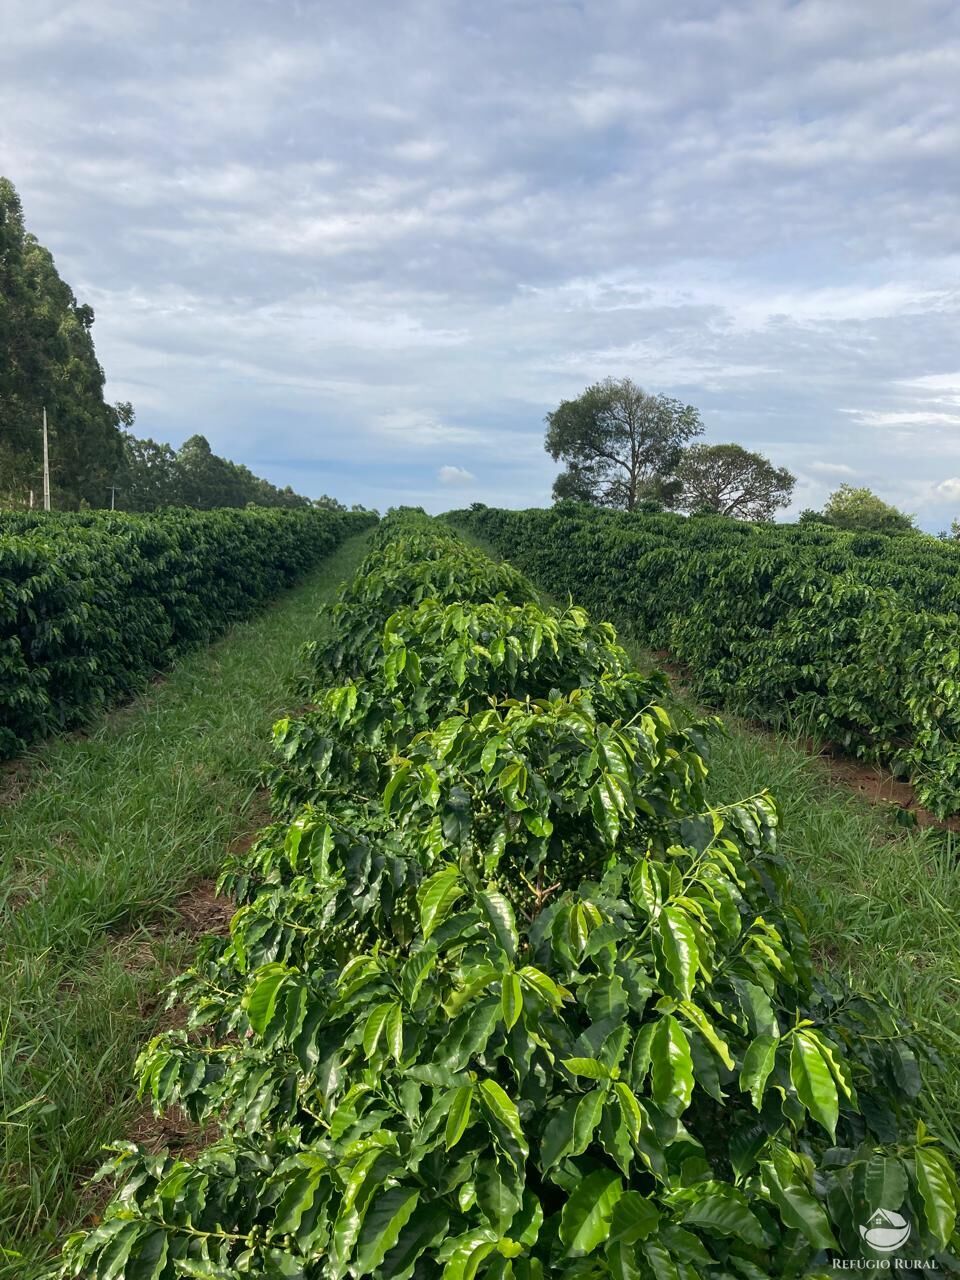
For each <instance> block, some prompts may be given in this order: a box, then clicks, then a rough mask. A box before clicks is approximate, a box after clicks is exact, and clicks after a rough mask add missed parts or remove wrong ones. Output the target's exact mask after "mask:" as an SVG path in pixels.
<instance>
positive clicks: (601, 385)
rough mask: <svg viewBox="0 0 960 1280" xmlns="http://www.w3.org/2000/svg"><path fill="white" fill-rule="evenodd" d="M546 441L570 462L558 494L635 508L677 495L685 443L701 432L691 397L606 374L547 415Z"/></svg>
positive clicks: (557, 458) (556, 458)
mask: <svg viewBox="0 0 960 1280" xmlns="http://www.w3.org/2000/svg"><path fill="white" fill-rule="evenodd" d="M546 423H547V434H546V441H545V447H546V450H547V452H548V453H549V454H550V456H551V457H552V458H553V459H554V461H563V462H565V463H566V470H565V471H562V472H561V473H560V475H559V476H557V478H556V480H555V482H554V485H553V496H554V498H555V499H556V500H557V501H560V500H561V499H564V498H573V499H576V500H578V501H581V502H593V503H597V504H599V505H601V506H606V507H625V508H626V510H627V511H633V510H634V509H635V508H636V506H637V503H638V502H640V501H641V500H642V499H644V498H667V499H669V498H672V497H673V496H675V495H676V493H677V491H678V488H679V485H678V482H677V480H676V475H675V473H676V469H677V466H678V464H679V462H680V459H681V457H682V454H683V447H684V445H685V444H686V442H687V441H688V440H690V439H691V438H692V437H693V436H698V435H700V434H701V433H702V432H703V424H702V423H701V421H700V415H699V413H698V412H697V410H696V409H695V408H694V407H693V405H689V404H686V405H685V404H682V403H681V402H680V401H679V400H672V399H670V398H669V397H668V396H662V395H657V396H654V395H648V394H647V393H646V392H645V391H643V390H642V389H641V388H640V387H638V386H637V385H636V383H634V382H632V381H631V380H630V379H629V378H621V379H619V380H615V379H613V378H605V379H604V381H603V382H597V383H594V385H593V386H590V387H587V389H586V390H585V391H584V392H583V393H582V395H579V396H578V397H577V398H576V399H575V400H563V401H561V403H560V404H559V405H558V406H557V408H556V409H554V410H553V412H552V413H548V414H547V416H546Z"/></svg>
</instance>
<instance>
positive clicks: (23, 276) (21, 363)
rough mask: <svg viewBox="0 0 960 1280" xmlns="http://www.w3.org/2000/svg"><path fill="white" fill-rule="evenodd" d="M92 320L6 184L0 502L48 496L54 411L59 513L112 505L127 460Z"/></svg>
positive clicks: (0, 196) (0, 256)
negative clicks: (45, 440) (45, 461)
mask: <svg viewBox="0 0 960 1280" xmlns="http://www.w3.org/2000/svg"><path fill="white" fill-rule="evenodd" d="M93 320H94V316H93V309H92V308H91V307H89V306H86V305H84V304H83V303H80V302H78V301H77V299H76V297H75V296H74V294H73V291H72V289H71V288H70V286H69V285H68V284H66V283H65V282H64V281H63V280H62V279H61V278H60V275H59V274H58V272H57V269H56V265H55V263H54V260H53V256H52V255H51V253H50V251H49V250H48V249H45V248H44V246H43V245H41V244H40V243H39V241H38V240H37V239H36V237H35V236H33V235H31V234H30V232H28V231H27V230H26V227H25V224H24V218H23V209H22V207H21V204H20V198H19V196H18V195H17V192H16V190H15V188H14V186H13V183H12V182H10V181H9V180H8V179H7V178H0V496H2V497H4V498H6V499H7V500H14V501H24V500H25V499H26V495H27V493H28V491H29V490H30V489H33V490H35V491H37V490H39V488H40V485H41V481H42V475H41V466H42V461H41V460H42V446H41V433H40V422H41V414H42V411H43V409H44V408H46V410H47V414H48V420H49V437H50V471H51V481H52V487H53V494H54V499H55V504H56V505H58V506H65V507H76V506H78V505H79V504H80V503H81V502H87V503H89V504H90V505H92V506H102V505H103V504H104V502H105V501H106V498H107V494H108V490H109V486H110V485H111V484H112V483H113V480H114V477H115V474H116V472H117V470H118V468H119V465H120V462H121V459H122V454H123V436H122V433H121V430H120V424H121V420H122V419H121V412H120V410H119V409H118V407H117V406H114V405H111V404H108V403H107V402H106V401H105V400H104V396H103V387H104V374H103V370H102V369H101V367H100V365H99V363H98V361H97V357H96V352H95V350H94V345H93V335H92V332H91V330H92V327H93Z"/></svg>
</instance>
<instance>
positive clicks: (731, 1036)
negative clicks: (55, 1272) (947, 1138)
mask: <svg viewBox="0 0 960 1280" xmlns="http://www.w3.org/2000/svg"><path fill="white" fill-rule="evenodd" d="M378 538H379V542H380V545H379V546H378V547H377V549H376V550H375V551H374V552H373V553H372V554H371V556H370V558H369V560H368V562H367V564H366V565H365V566H363V567H362V568H361V571H360V573H359V574H358V577H357V579H356V580H355V582H354V583H353V584H352V585H351V586H350V587H349V588H348V589H347V591H346V592H345V594H344V599H343V601H342V602H341V603H342V606H344V607H341V608H339V609H338V610H337V611H335V612H334V613H333V615H332V617H331V618H329V619H328V622H327V631H326V634H325V635H324V637H323V639H322V641H321V643H320V645H318V648H317V649H316V650H315V651H314V658H315V661H317V662H318V664H319V669H320V670H321V671H322V672H324V673H325V675H326V679H327V680H334V681H336V683H334V684H328V685H327V686H326V687H325V688H323V689H321V690H319V691H318V694H317V698H316V703H317V706H316V710H315V711H311V712H308V713H306V715H305V716H304V717H302V719H301V721H300V722H297V723H295V722H293V721H290V722H287V723H285V724H281V726H279V727H278V730H277V739H278V743H279V745H280V747H281V751H282V757H283V761H282V769H285V770H289V771H290V772H291V774H292V775H293V776H294V777H296V778H297V779H298V785H300V786H301V787H303V788H304V789H305V792H306V794H307V797H308V798H307V799H306V801H305V803H304V804H303V805H301V806H298V807H295V809H294V813H293V816H292V817H288V818H285V819H284V820H282V821H280V822H278V823H276V824H275V825H274V826H273V827H271V828H269V829H268V830H267V831H266V832H265V833H264V835H263V837H262V838H261V840H260V841H259V842H258V844H257V845H256V846H255V847H254V848H253V849H252V850H251V851H249V852H248V853H247V854H246V855H244V856H242V857H236V858H234V859H232V860H231V862H230V863H229V864H228V867H227V869H226V872H225V875H224V877H223V881H222V885H223V887H224V888H225V889H228V890H229V891H231V892H232V893H233V894H234V895H235V896H236V898H237V900H238V901H239V903H240V906H239V910H238V911H237V913H236V915H235V916H234V918H233V921H232V924H231V929H230V937H229V938H228V939H225V940H213V941H210V942H209V943H208V944H207V946H206V949H205V950H204V952H203V953H202V955H201V956H200V958H199V960H198V962H197V964H196V965H195V966H194V967H193V968H192V969H190V970H189V971H188V972H187V973H186V974H185V975H184V976H183V977H182V978H181V979H180V980H179V981H178V983H177V984H176V986H175V990H174V999H175V1000H176V1001H179V1002H181V1003H182V1005H183V1006H184V1009H185V1013H186V1026H185V1028H184V1029H181V1030H174V1031H170V1032H167V1033H165V1034H163V1035H161V1036H159V1037H157V1038H156V1039H154V1040H153V1041H152V1042H151V1043H150V1044H149V1045H148V1046H147V1047H146V1049H145V1050H144V1052H143V1054H142V1055H141V1058H140V1061H139V1072H140V1080H141V1088H142V1091H143V1094H144V1096H146V1097H148V1098H150V1099H151V1100H152V1102H153V1103H154V1105H155V1107H157V1108H158V1109H164V1108H167V1107H170V1106H172V1105H179V1106H182V1107H184V1108H185V1109H186V1110H187V1112H188V1113H189V1114H190V1115H191V1116H192V1117H194V1118H195V1119H196V1120H197V1121H198V1122H201V1123H207V1122H212V1121H216V1122H217V1125H218V1128H219V1136H218V1137H217V1138H216V1140H214V1141H212V1142H210V1144H209V1145H207V1146H206V1147H205V1148H204V1149H203V1150H201V1151H200V1153H199V1154H198V1155H196V1156H195V1157H193V1158H189V1159H186V1158H185V1159H174V1158H172V1157H171V1156H169V1155H164V1154H161V1155H152V1154H150V1153H148V1152H146V1151H143V1150H139V1149H137V1148H136V1147H135V1146H133V1145H132V1144H120V1145H118V1147H117V1148H116V1153H115V1155H114V1158H113V1159H112V1160H111V1161H110V1162H109V1163H108V1165H107V1166H106V1173H108V1174H109V1175H110V1176H112V1177H113V1178H116V1179H118V1180H119V1181H120V1183H121V1185H120V1189H119V1191H118V1193H117V1195H116V1196H115V1198H114V1200H113V1201H112V1202H111V1204H110V1205H109V1206H108V1208H107V1209H106V1211H105V1213H104V1215H103V1218H102V1220H101V1221H100V1222H99V1224H98V1225H96V1226H95V1227H93V1228H92V1229H91V1230H90V1231H89V1232H87V1233H81V1234H78V1235H76V1236H74V1237H72V1238H71V1239H70V1240H68V1242H67V1245H66V1248H65V1252H64V1259H63V1269H62V1272H61V1274H62V1275H63V1276H65V1277H66V1276H73V1277H75V1276H80V1275H83V1276H85V1277H86V1276H89V1277H98V1280H107V1277H110V1280H120V1278H121V1277H125V1278H126V1280H133V1278H134V1277H136V1278H137V1280H168V1278H172V1277H173V1276H176V1275H184V1276H193V1277H207V1278H211V1277H212V1278H218V1280H228V1278H232V1277H241V1276H263V1277H277V1278H279V1277H294V1276H309V1277H316V1278H317V1280H320V1278H321V1277H327V1278H330V1280H333V1278H335V1277H345V1276H353V1277H362V1276H373V1277H383V1278H386V1277H392V1278H393V1280H400V1278H406V1280H411V1278H416V1280H427V1278H428V1277H441V1276H442V1277H443V1278H444V1280H466V1278H467V1277H471V1278H472V1277H480V1278H483V1280H493V1278H494V1277H497V1278H498V1280H510V1278H513V1280H540V1278H543V1277H547V1276H550V1277H559V1278H561V1280H562V1278H564V1277H566V1278H568V1280H573V1278H574V1277H581V1278H584V1280H585V1278H586V1277H620V1278H622V1277H641V1278H643V1280H649V1278H656V1280H660V1277H666V1276H669V1277H670V1278H671V1280H674V1278H675V1280H697V1278H698V1277H707V1276H714V1277H716V1280H722V1278H723V1277H730V1276H740V1277H743V1278H744V1280H752V1277H760V1276H768V1275H778V1276H785V1275H799V1274H811V1273H823V1271H824V1268H825V1265H826V1264H825V1258H826V1255H827V1252H828V1251H835V1252H837V1253H841V1252H842V1253H843V1254H844V1255H845V1256H847V1257H850V1258H869V1257H870V1256H872V1255H871V1254H870V1250H869V1246H867V1245H866V1244H865V1242H864V1241H863V1239H862V1238H861V1235H860V1232H859V1229H858V1224H859V1223H861V1222H863V1221H864V1220H866V1218H867V1217H869V1214H870V1213H871V1212H872V1210H873V1209H874V1208H875V1207H881V1206H882V1207H885V1208H891V1209H899V1208H902V1209H903V1210H904V1212H906V1213H909V1214H910V1216H911V1218H912V1220H913V1222H914V1223H915V1232H914V1238H913V1241H912V1247H913V1248H914V1250H916V1251H917V1253H918V1256H921V1257H924V1258H927V1257H937V1258H940V1259H947V1257H948V1251H949V1250H950V1248H951V1247H952V1245H954V1244H956V1239H955V1236H954V1230H955V1217H956V1208H957V1201H958V1198H960V1192H958V1189H957V1184H956V1179H955V1175H954V1172H953V1170H952V1168H951V1166H950V1164H949V1163H948V1161H947V1159H946V1157H945V1156H944V1154H943V1152H942V1150H941V1149H940V1147H939V1146H938V1145H937V1143H936V1142H935V1141H934V1140H933V1139H932V1138H931V1137H930V1135H928V1134H927V1132H926V1131H925V1129H924V1128H923V1126H922V1125H918V1123H917V1118H916V1101H915V1100H916V1096H917V1093H918V1091H919V1088H920V1075H919V1069H918V1064H917V1059H916V1057H915V1053H914V1049H913V1046H912V1044H911V1040H910V1038H909V1037H907V1036H905V1035H904V1034H903V1033H902V1030H901V1028H900V1027H899V1026H898V1025H897V1023H896V1020H895V1018H894V1017H893V1015H892V1014H891V1013H890V1011H889V1010H886V1009H884V1008H882V1007H879V1006H878V1005H876V1004H875V1003H874V1002H872V1001H871V1000H869V999H868V998H866V997H864V996H861V995H857V994H855V993H853V992H849V991H846V990H843V989H842V988H840V987H838V986H834V985H833V984H826V983H824V982H822V981H818V980H816V979H815V978H814V976H813V973H812V970H811V966H810V962H809V958H808V956H807V948H806V944H805V940H804V937H803V932H802V929H801V927H800V925H799V922H798V921H797V919H796V918H795V917H794V916H793V915H792V914H791V913H790V911H789V910H788V909H787V908H786V907H785V906H784V903H783V900H782V890H783V887H784V874H783V868H782V867H781V865H780V862H779V859H778V857H777V855H776V850H775V838H776V828H777V822H778V817H777V809H776V805H775V804H774V802H773V800H772V799H771V798H770V797H769V796H768V795H766V794H760V795H757V796H753V797H751V798H750V799H747V800H744V801H742V802H741V803H737V804H732V805H730V806H728V807H726V808H724V809H722V810H717V809H710V808H709V807H708V806H707V805H706V803H705V798H704V790H703V786H704V780H705V776H706V765H705V760H704V755H703V751H704V747H705V743H704V735H707V734H709V732H710V731H711V728H712V726H711V725H710V724H705V725H693V726H691V727H690V728H688V729H682V728H680V727H679V726H678V725H677V724H676V723H675V722H674V720H673V718H672V717H671V715H670V714H669V712H668V711H667V710H666V709H665V708H664V706H663V705H662V701H661V695H662V694H663V693H664V686H663V682H662V679H660V678H659V677H654V678H652V679H647V678H644V677H642V676H639V675H637V674H636V673H633V672H631V671H630V670H629V666H628V664H627V662H626V659H625V655H624V654H623V653H622V651H621V650H620V649H619V647H618V646H617V644H616V641H615V637H614V635H613V633H612V631H611V629H610V628H608V627H605V626H602V625H601V626H599V627H598V626H596V624H593V623H591V622H590V620H589V618H587V617H586V615H585V614H584V613H583V611H582V610H579V609H569V610H562V611H557V610H551V609H546V608H543V607H542V606H540V605H539V604H538V603H537V602H536V601H535V600H534V599H531V596H532V593H531V591H530V589H529V587H528V586H527V585H526V584H522V583H517V585H518V587H519V588H520V589H519V591H518V592H517V593H516V594H514V593H513V592H511V591H510V590H509V587H508V585H507V578H508V576H509V571H508V570H507V569H505V568H504V569H503V570H501V571H500V572H501V574H502V575H503V576H501V577H500V585H501V587H502V588H506V589H502V590H500V591H499V592H498V595H497V598H494V599H492V600H491V599H490V598H489V597H487V598H484V592H483V588H482V587H481V586H480V585H479V583H478V582H477V581H475V580H474V578H473V569H474V567H478V566H477V557H476V553H473V552H468V551H467V550H466V549H465V548H463V547H462V544H458V543H457V542H456V541H455V540H454V539H452V538H451V536H450V535H449V534H446V533H444V532H443V531H442V530H439V529H436V527H433V528H431V527H430V526H427V525H426V523H425V521H424V520H423V518H418V517H417V516H416V515H412V514H411V515H399V516H395V517H392V518H390V519H389V520H388V521H387V522H386V523H385V525H384V526H383V527H382V529H381V531H380V532H379V534H378ZM431 544H432V545H431ZM414 550H416V551H418V552H419V553H420V554H421V555H422V556H423V557H424V558H422V559H415V558H414V556H413V554H412V553H413V551H414ZM458 556H459V557H462V565H461V568H460V569H459V570H458V569H457V568H456V563H455V562H456V560H457V558H458ZM385 559H387V560H388V561H389V563H390V569H389V572H387V573H386V574H381V573H378V570H379V569H380V567H381V565H382V564H383V561H384V560H385ZM404 563H406V564H407V566H408V570H409V594H410V597H411V598H410V599H408V600H406V601H404V602H403V603H401V605H400V607H399V609H398V608H396V607H395V600H394V597H395V594H396V593H397V591H398V588H399V583H400V578H401V576H402V573H403V565H404ZM424 564H428V565H431V566H433V569H431V570H430V572H429V574H428V575H427V576H429V577H431V578H432V579H433V580H434V581H437V580H439V581H441V582H442V584H443V586H444V588H445V590H446V592H447V593H448V596H447V598H446V599H440V600H438V599H434V598H431V597H428V596H424V595H421V594H420V593H421V590H422V586H423V583H424V581H425V571H424V568H423V566H424ZM441 564H443V565H445V566H447V569H446V570H444V572H443V573H441V574H437V572H436V568H435V567H436V566H437V565H441ZM451 574H452V575H453V576H452V577H451V576H450V575H451ZM481 575H482V576H485V577H486V578H488V579H489V578H491V577H493V578H496V577H497V576H498V575H497V574H496V573H495V572H494V569H493V568H490V569H483V570H481ZM368 583H369V584H370V586H369V593H368V590H367V586H366V584H368ZM365 606H366V607H365ZM491 606H492V608H491ZM385 610H392V611H390V612H387V614H386V617H384V613H385ZM498 615H499V616H498ZM541 663H542V664H543V669H542V670H541ZM485 683H486V685H487V690H486V696H484V688H483V686H484V684H485ZM314 721H316V722H318V723H319V724H320V726H321V727H324V728H325V727H326V726H331V727H332V725H333V723H334V722H335V724H336V726H337V727H338V728H339V730H340V731H341V734H340V736H339V737H338V740H337V741H336V742H329V743H324V744H323V745H322V746H318V739H317V737H316V736H315V735H313V734H312V733H311V732H309V731H308V729H309V726H310V725H311V723H312V722H314ZM424 726H425V727H424ZM293 803H294V797H293V796H292V792H290V791H289V790H288V793H287V795H286V798H285V801H284V804H285V805H289V804H293Z"/></svg>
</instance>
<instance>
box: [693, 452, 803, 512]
mask: <svg viewBox="0 0 960 1280" xmlns="http://www.w3.org/2000/svg"><path fill="white" fill-rule="evenodd" d="M677 478H678V479H679V480H680V482H681V484H682V486H683V490H682V493H681V494H680V497H679V500H678V501H677V504H676V505H677V506H679V507H681V508H682V509H683V510H685V511H697V512H702V511H709V512H711V513H712V514H714V515H721V516H736V517H737V519H738V520H772V519H773V515H774V512H775V511H777V510H778V509H779V508H781V507H786V506H788V505H789V503H790V495H791V494H792V492H793V486H794V485H795V484H796V482H797V479H796V476H794V475H792V474H791V473H790V472H789V471H788V470H787V469H786V467H775V466H774V465H773V464H772V463H771V462H770V461H769V459H767V458H765V457H764V456H763V454H760V453H751V452H750V451H749V450H747V449H744V448H743V446H742V445H739V444H695V445H692V446H691V447H690V448H689V449H687V450H686V451H685V452H684V455H683V458H682V459H681V462H680V466H679V468H678V471H677Z"/></svg>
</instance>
